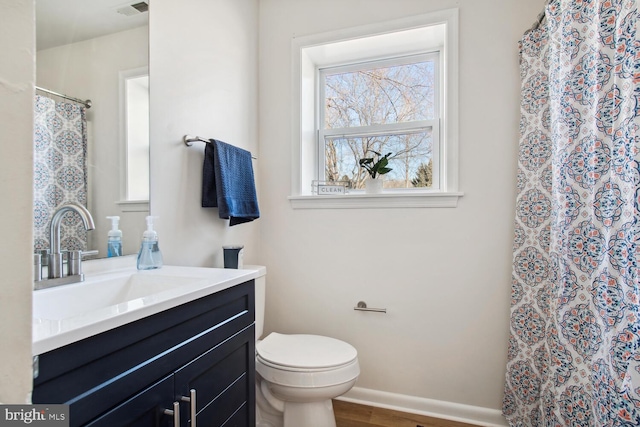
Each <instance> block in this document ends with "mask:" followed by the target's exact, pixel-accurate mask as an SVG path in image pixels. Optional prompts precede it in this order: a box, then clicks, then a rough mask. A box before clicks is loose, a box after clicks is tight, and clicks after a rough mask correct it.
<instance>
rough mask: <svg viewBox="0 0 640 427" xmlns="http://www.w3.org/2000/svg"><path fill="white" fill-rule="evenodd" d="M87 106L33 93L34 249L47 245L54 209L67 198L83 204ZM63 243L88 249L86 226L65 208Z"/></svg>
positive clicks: (70, 246)
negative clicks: (66, 211)
mask: <svg viewBox="0 0 640 427" xmlns="http://www.w3.org/2000/svg"><path fill="white" fill-rule="evenodd" d="M86 129H87V121H86V109H85V107H83V106H79V105H77V104H74V103H70V102H56V101H54V100H53V99H50V98H47V97H44V96H40V95H36V99H35V111H34V180H33V185H34V201H33V224H34V245H33V246H34V251H36V252H37V251H39V250H42V249H49V225H50V223H51V217H52V216H53V213H54V212H55V211H56V209H58V208H59V207H60V206H62V205H63V204H65V203H69V202H76V203H80V204H81V205H83V206H86V204H87V131H86ZM60 242H61V247H62V249H67V250H86V249H87V231H86V230H85V228H84V226H83V224H82V220H81V219H80V217H79V216H78V215H72V214H67V215H65V216H64V218H63V220H62V227H61V230H60Z"/></svg>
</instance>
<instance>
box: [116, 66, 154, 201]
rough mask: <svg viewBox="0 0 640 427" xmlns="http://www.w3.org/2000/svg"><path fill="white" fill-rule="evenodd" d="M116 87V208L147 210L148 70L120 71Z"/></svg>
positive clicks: (143, 68)
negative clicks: (117, 173)
mask: <svg viewBox="0 0 640 427" xmlns="http://www.w3.org/2000/svg"><path fill="white" fill-rule="evenodd" d="M119 85H120V150H121V153H122V154H121V160H120V162H121V167H120V174H121V177H120V182H121V183H120V193H121V195H120V197H121V199H120V201H119V202H118V205H120V209H121V210H122V211H123V212H148V211H149V69H148V67H142V68H136V69H132V70H124V71H120V73H119Z"/></svg>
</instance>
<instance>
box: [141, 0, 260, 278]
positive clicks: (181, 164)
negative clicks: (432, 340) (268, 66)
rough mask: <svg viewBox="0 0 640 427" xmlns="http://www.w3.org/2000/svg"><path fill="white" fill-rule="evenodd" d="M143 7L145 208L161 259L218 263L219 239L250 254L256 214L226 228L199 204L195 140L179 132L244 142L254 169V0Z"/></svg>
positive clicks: (159, 2) (169, 0)
mask: <svg viewBox="0 0 640 427" xmlns="http://www.w3.org/2000/svg"><path fill="white" fill-rule="evenodd" d="M151 10H152V11H151V14H150V23H149V27H150V60H151V61H150V69H151V73H150V87H151V124H152V125H151V181H152V182H151V212H152V214H153V215H158V216H160V220H159V221H158V223H157V230H158V234H159V238H160V248H161V249H162V252H163V255H164V258H165V263H167V264H179V265H196V266H204V267H221V266H222V265H223V258H222V248H221V247H222V245H223V244H233V243H239V244H244V245H245V262H246V263H255V262H257V260H258V258H257V252H258V237H259V235H258V230H259V228H260V227H261V224H262V223H264V221H265V220H264V219H262V218H261V219H258V220H257V221H254V222H251V223H247V224H241V225H236V226H233V227H229V225H228V221H227V220H222V219H220V218H219V217H218V209H217V208H206V209H203V208H202V207H201V195H202V161H203V152H204V144H203V143H195V144H194V146H192V147H190V148H187V147H186V146H185V145H184V144H183V143H182V137H183V136H184V135H185V134H191V135H199V136H201V137H205V138H215V139H219V140H222V141H225V142H227V143H229V144H233V145H236V146H238V147H241V148H244V149H246V150H249V151H251V153H252V154H253V155H254V156H256V157H258V160H257V161H254V164H253V166H254V171H255V173H256V175H258V174H259V169H260V167H259V166H260V164H261V162H262V160H261V158H260V156H261V153H260V152H259V151H258V135H257V112H258V90H257V84H258V77H257V76H258V68H257V58H258V1H257V0H242V1H236V0H183V1H179V2H176V1H173V0H154V1H153V5H152V6H151ZM261 188H262V186H261V185H260V183H258V196H259V198H260V201H262V199H263V198H262V197H261V192H260V190H261Z"/></svg>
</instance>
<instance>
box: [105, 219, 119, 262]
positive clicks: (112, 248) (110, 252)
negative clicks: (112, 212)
mask: <svg viewBox="0 0 640 427" xmlns="http://www.w3.org/2000/svg"><path fill="white" fill-rule="evenodd" d="M107 219H110V220H111V230H109V233H108V234H107V256H108V257H114V256H122V231H120V230H118V223H119V222H120V217H119V216H108V217H107Z"/></svg>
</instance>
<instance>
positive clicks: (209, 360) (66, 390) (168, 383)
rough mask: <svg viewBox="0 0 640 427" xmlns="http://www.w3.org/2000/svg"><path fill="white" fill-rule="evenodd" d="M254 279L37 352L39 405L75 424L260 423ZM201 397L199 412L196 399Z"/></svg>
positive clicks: (212, 426) (208, 426) (204, 426)
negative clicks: (62, 412) (63, 412)
mask: <svg viewBox="0 0 640 427" xmlns="http://www.w3.org/2000/svg"><path fill="white" fill-rule="evenodd" d="M254 310H255V301H254V282H253V281H249V282H246V283H243V284H241V285H237V286H234V287H232V288H229V289H226V290H224V291H220V292H218V293H215V294H212V295H209V296H206V297H203V298H200V299H198V300H195V301H192V302H189V303H187V304H183V305H180V306H178V307H174V308H172V309H170V310H167V311H164V312H162V313H158V314H155V315H153V316H149V317H146V318H144V319H141V320H138V321H135V322H132V323H129V324H127V325H124V326H121V327H119V328H116V329H113V330H110V331H107V332H104V333H102V334H99V335H96V336H93V337H90V338H87V339H84V340H82V341H78V342H76V343H73V344H70V345H68V346H65V347H62V348H59V349H56V350H52V351H50V352H48V353H45V354H42V355H39V375H38V377H37V378H36V379H35V380H34V390H33V402H34V403H65V404H68V405H70V421H71V426H92V427H106V426H109V427H115V426H136V427H147V426H148V427H151V426H154V427H169V426H174V425H178V422H177V420H175V419H174V415H172V414H170V413H165V412H168V411H173V410H174V408H175V407H174V405H175V403H176V402H177V404H178V405H177V406H178V412H179V425H180V426H183V427H184V426H190V425H191V417H192V416H193V414H194V413H195V414H196V416H197V423H196V424H197V426H198V427H220V426H225V427H232V426H234V427H247V426H254V425H255V326H254V316H255V314H254ZM192 397H195V405H192V404H191V401H190V399H191V398H192Z"/></svg>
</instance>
